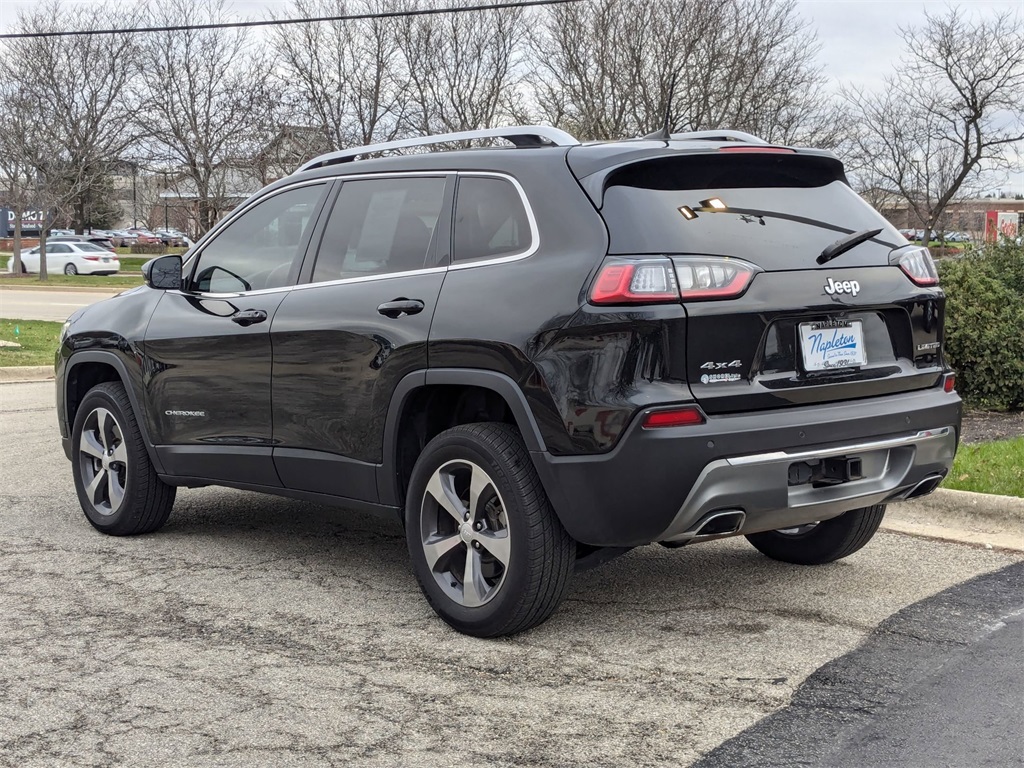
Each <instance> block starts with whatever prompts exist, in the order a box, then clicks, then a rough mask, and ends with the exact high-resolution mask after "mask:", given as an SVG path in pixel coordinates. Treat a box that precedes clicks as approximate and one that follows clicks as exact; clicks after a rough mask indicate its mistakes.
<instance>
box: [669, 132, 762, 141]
mask: <svg viewBox="0 0 1024 768" xmlns="http://www.w3.org/2000/svg"><path fill="white" fill-rule="evenodd" d="M669 138H671V139H673V140H683V141H686V140H703V141H743V142H746V143H747V144H767V143H768V142H767V141H765V140H764V139H762V138H761V137H760V136H755V135H754V134H752V133H746V132H744V131H730V130H721V131H690V132H689V133H673V134H672V135H671V136H670V137H669Z"/></svg>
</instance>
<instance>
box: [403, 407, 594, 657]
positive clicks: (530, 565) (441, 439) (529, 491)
mask: <svg viewBox="0 0 1024 768" xmlns="http://www.w3.org/2000/svg"><path fill="white" fill-rule="evenodd" d="M405 523H406V524H405V530H406V539H407V542H408V545H409V555H410V557H411V560H412V566H413V571H414V572H415V574H416V578H417V580H418V581H419V584H420V588H421V589H422V590H423V594H424V595H425V596H426V598H427V602H429V603H430V605H431V607H432V608H433V609H434V610H435V611H436V612H437V614H438V616H440V617H441V618H442V619H444V620H445V621H446V622H447V623H448V624H449V625H451V626H452V627H453V628H455V629H457V630H458V631H460V632H464V633H466V634H468V635H473V636H475V637H498V636H503V635H513V634H516V633H517V632H523V631H524V630H527V629H530V628H531V627H535V626H537V625H538V624H540V623H542V622H543V621H545V620H546V619H547V618H548V617H549V616H551V614H552V613H553V612H554V610H555V609H556V608H557V607H558V605H559V603H561V601H562V598H563V597H564V595H565V592H566V589H567V587H568V585H569V577H570V575H571V574H572V571H573V566H574V564H575V557H576V543H575V542H574V541H573V540H572V538H571V537H570V536H569V534H568V533H566V531H565V529H564V528H563V527H562V524H561V523H560V522H559V520H558V517H557V516H556V515H555V512H554V510H553V509H552V508H551V504H550V503H549V501H548V498H547V495H546V494H545V492H544V488H543V486H542V485H541V482H540V478H539V477H538V476H537V470H536V469H535V468H534V466H533V462H532V460H531V459H530V455H529V453H528V452H527V450H526V448H525V446H524V445H523V442H522V439H521V438H520V437H519V433H518V432H516V430H515V429H513V428H512V427H510V426H508V425H507V424H498V423H482V424H467V425H463V426H458V427H454V428H452V429H449V430H447V431H445V432H442V433H441V434H440V435H438V436H437V437H435V438H434V439H433V440H431V441H430V442H429V443H428V444H427V446H426V447H425V448H424V449H423V452H422V453H421V454H420V457H419V459H417V461H416V466H415V467H414V468H413V471H412V477H411V479H410V484H409V492H408V494H407V497H406V503H405Z"/></svg>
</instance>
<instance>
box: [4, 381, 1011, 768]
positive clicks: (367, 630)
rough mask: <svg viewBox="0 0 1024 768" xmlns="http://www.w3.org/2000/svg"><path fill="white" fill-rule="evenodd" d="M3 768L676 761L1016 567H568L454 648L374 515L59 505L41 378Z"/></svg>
mask: <svg viewBox="0 0 1024 768" xmlns="http://www.w3.org/2000/svg"><path fill="white" fill-rule="evenodd" d="M0 438H2V441H3V445H4V446H5V449H4V453H3V456H2V459H0V574H3V576H2V578H0V765H5V766H7V765H10V766H19V768H20V767H22V766H52V765H62V766H65V765H66V766H72V765H73V766H78V765H82V766H103V765H132V766H194V765H216V766H235V765H237V766H242V765H245V766H251V765H274V766H288V765H301V766H321V765H324V766H326V765H366V766H427V765H430V766H434V765H438V764H441V765H487V766H519V765H524V764H536V765H552V766H556V765H575V764H579V763H583V762H586V763H588V764H590V765H592V766H621V765H626V764H629V765H673V766H675V765H686V764H689V763H691V762H693V761H695V760H697V759H698V758H700V757H701V756H702V755H704V754H706V753H707V752H709V751H710V750H711V749H713V748H714V747H716V746H718V745H719V744H720V743H721V742H723V741H724V740H726V739H728V738H730V737H732V736H735V735H736V734H737V733H739V732H740V731H741V730H743V729H744V728H747V727H749V726H750V725H752V724H753V723H755V722H756V721H758V720H760V719H761V718H763V717H765V716H766V715H768V714H771V713H772V712H774V711H776V710H778V709H780V708H782V707H784V706H785V705H786V704H787V703H788V702H789V700H790V697H791V695H792V693H793V691H794V690H795V689H796V687H797V686H798V685H799V684H800V683H801V682H803V681H804V680H805V679H806V678H807V677H808V676H809V675H810V674H812V673H813V672H814V671H815V670H816V669H818V668H819V667H820V666H821V665H822V664H825V663H826V662H828V661H830V660H832V659H835V658H836V657H838V656H841V655H842V654H844V653H847V652H848V651H850V650H852V649H854V648H855V647H857V646H858V645H859V644H860V643H861V641H862V640H863V639H864V638H865V637H866V636H867V635H868V634H869V633H870V632H871V631H872V630H873V629H874V628H875V627H876V626H877V625H878V624H879V623H880V622H881V621H883V620H884V619H886V618H887V617H889V616H890V615H892V614H893V613H895V612H896V611H898V610H900V609H902V608H904V607H906V606H908V605H910V604H912V603H915V602H917V601H919V600H922V599H923V598H926V597H928V596H931V595H934V594H935V593H937V592H939V591H941V590H943V589H945V588H947V587H949V586H952V585H954V584H958V583H960V582H962V581H964V580H966V579H969V578H971V577H973V576H976V575H978V574H981V573H987V572H990V571H994V570H997V569H999V568H1002V567H1004V566H1006V565H1007V564H1009V563H1012V562H1015V561H1017V560H1019V559H1020V558H1019V556H1016V555H1011V554H1007V553H1003V552H999V551H992V550H984V549H977V548H971V547H967V546H962V545H957V544H948V543H940V542H934V541H926V540H921V539H915V538H910V537H907V536H902V535H898V534H891V533H880V534H878V535H877V536H876V538H875V540H874V541H872V542H871V543H870V544H869V545H868V546H867V547H866V548H865V549H864V550H862V551H861V552H859V553H857V554H855V555H854V556H852V557H850V558H848V559H846V560H843V561H841V562H839V563H835V564H832V565H829V566H824V567H818V568H800V567H797V566H788V565H784V564H781V563H775V562H772V561H770V560H768V559H766V558H764V557H763V556H761V555H760V554H758V553H757V552H756V551H755V550H754V549H753V548H752V547H750V546H749V545H747V544H746V542H745V541H743V540H742V539H739V540H736V539H729V540H724V541H718V542H714V543H709V544H702V545H697V546H692V547H686V548H683V549H677V550H669V549H664V548H662V547H657V546H652V547H645V548H641V549H638V550H634V551H633V552H631V553H629V554H627V555H626V556H624V557H621V558H619V559H618V560H615V561H613V562H611V563H609V564H607V565H605V566H603V567H601V568H598V569H595V570H592V571H588V572H585V573H581V574H577V576H576V578H575V581H574V584H573V587H572V589H571V592H570V594H569V597H568V599H567V600H566V602H565V603H564V604H563V606H562V607H561V609H560V610H559V611H558V612H557V613H556V614H555V616H554V617H553V618H552V619H551V620H549V621H548V622H547V623H546V624H543V625H542V626H540V627H538V628H537V629H534V630H532V631H530V632H528V633H526V634H523V635H519V636H517V637H515V638H512V639H505V640H498V641H481V640H475V639H472V638H468V637H464V636H461V635H458V634H457V633H455V632H454V631H452V630H450V629H449V628H448V627H447V626H446V625H445V624H443V623H442V622H441V621H440V620H439V619H437V618H436V617H435V616H434V614H433V612H432V611H431V610H430V608H429V607H428V606H427V604H426V602H425V601H424V600H423V599H422V598H421V596H420V593H419V589H418V587H417V585H416V583H415V579H414V577H413V576H412V573H411V571H410V568H409V565H408V558H407V554H406V551H405V542H404V536H403V533H402V530H401V527H400V526H399V524H398V523H397V521H391V520H381V519H377V518H373V517H368V516H364V515H361V514H357V513H346V512H344V511H341V510H333V509H327V508H323V507H318V506H315V505H311V504H306V503H302V502H296V501H290V500H286V499H277V498H273V497H269V496H260V495H257V494H252V493H245V492H241V491H233V490H226V489H217V488H204V489H196V490H180V491H179V493H178V499H177V501H176V503H175V507H174V512H173V513H172V515H171V518H170V520H169V521H168V523H167V525H166V526H165V528H164V529H163V530H162V531H161V532H159V533H156V534H153V535H149V536H142V537H135V538H121V539H117V538H111V537H106V536H103V535H102V534H99V533H97V532H96V531H94V530H93V529H92V528H91V527H90V526H89V525H88V523H87V522H86V520H85V518H84V516H83V515H82V514H81V511H80V509H79V507H78V501H77V498H76V497H75V494H74V489H73V486H72V480H71V468H70V464H69V463H68V462H67V461H66V460H65V458H64V455H63V452H62V451H61V448H60V440H59V435H58V432H57V427H56V423H55V411H54V407H53V383H52V382H48V383H35V384H4V385H0Z"/></svg>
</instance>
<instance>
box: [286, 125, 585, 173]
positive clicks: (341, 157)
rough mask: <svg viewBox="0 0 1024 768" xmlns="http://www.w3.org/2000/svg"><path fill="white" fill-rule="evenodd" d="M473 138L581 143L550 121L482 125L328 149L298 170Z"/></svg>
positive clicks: (544, 143)
mask: <svg viewBox="0 0 1024 768" xmlns="http://www.w3.org/2000/svg"><path fill="white" fill-rule="evenodd" d="M472 139H506V140H508V141H511V142H512V143H513V144H515V145H516V146H517V147H544V146H555V147H571V146H575V145H576V144H579V141H578V140H577V139H576V138H575V137H573V136H571V135H570V134H568V133H566V132H565V131H560V130H559V129H557V128H552V127H550V126H547V125H514V126H509V127H508V128H481V129H480V130H476V131H459V132H457V133H442V134H438V135H436V136H418V137H415V138H412V139H399V140H398V141H388V142H384V143H383V144H369V145H367V146H365V147H352V148H350V149H342V150H340V151H338V152H328V153H327V154H326V155H320V156H319V157H315V158H313V159H312V160H310V161H309V162H308V163H306V164H305V165H303V166H302V167H301V168H299V169H298V170H297V171H296V173H301V172H302V171H308V170H310V169H312V168H320V167H322V166H325V165H334V164H335V163H348V162H351V161H353V160H355V159H356V158H358V157H361V156H363V155H372V154H374V153H375V152H388V151H390V150H394V149H405V148H407V147H427V146H430V145H432V144H448V143H450V142H453V141H470V140H472Z"/></svg>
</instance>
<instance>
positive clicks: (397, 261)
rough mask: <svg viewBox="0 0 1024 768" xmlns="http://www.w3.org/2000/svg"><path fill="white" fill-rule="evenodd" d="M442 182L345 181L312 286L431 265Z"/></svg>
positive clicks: (321, 244)
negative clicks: (316, 283) (314, 283)
mask: <svg viewBox="0 0 1024 768" xmlns="http://www.w3.org/2000/svg"><path fill="white" fill-rule="evenodd" d="M444 186H445V179H443V178H401V179H365V180H359V181H347V182H345V185H344V186H343V187H342V188H341V192H340V193H339V194H338V199H337V201H336V202H335V203H334V208H333V210H332V211H331V218H330V219H329V220H328V222H327V227H326V229H325V230H324V236H323V240H322V241H321V243H320V250H319V252H318V254H317V259H316V266H315V267H314V269H313V282H324V281H328V280H340V279H343V278H349V277H365V276H367V275H381V274H386V273H390V272H405V271H409V270H413V269H423V268H424V267H426V266H433V265H432V264H431V263H430V261H429V257H430V254H431V253H432V251H433V249H434V233H435V232H436V230H437V221H438V218H439V217H440V215H441V207H442V205H443V204H444Z"/></svg>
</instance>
